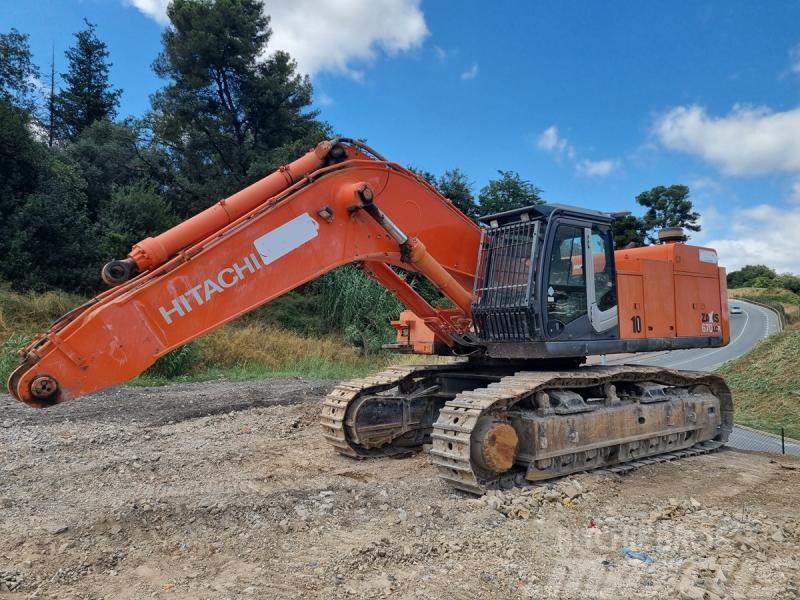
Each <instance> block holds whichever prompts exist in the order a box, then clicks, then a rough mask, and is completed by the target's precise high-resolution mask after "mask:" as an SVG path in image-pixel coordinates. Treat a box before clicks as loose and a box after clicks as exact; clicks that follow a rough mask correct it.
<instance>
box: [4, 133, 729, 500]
mask: <svg viewBox="0 0 800 600" xmlns="http://www.w3.org/2000/svg"><path fill="white" fill-rule="evenodd" d="M613 218H614V217H613V215H609V214H606V213H602V212H598V211H593V210H585V209H581V208H575V207H571V206H564V205H538V206H531V207H528V208H520V209H518V210H512V211H508V212H504V213H500V214H496V215H491V216H487V217H484V218H482V219H481V222H480V224H476V223H475V222H473V221H472V220H470V219H469V218H467V217H466V216H465V215H464V214H462V213H461V212H460V211H459V210H458V209H457V208H456V207H455V206H454V205H453V204H452V203H451V202H450V201H449V200H447V199H446V198H444V197H442V196H441V195H440V194H439V193H438V192H437V191H436V189H434V188H433V187H432V186H431V185H429V184H428V183H427V182H426V181H424V180H423V179H422V178H420V177H419V176H417V175H416V174H414V173H413V172H411V171H409V170H408V169H405V168H403V167H402V166H400V165H398V164H395V163H392V162H390V161H387V160H386V159H384V158H383V157H382V156H381V155H380V154H378V153H377V152H375V151H374V150H372V149H371V148H369V147H368V146H366V145H365V144H363V143H361V142H358V141H355V140H351V139H343V138H342V139H336V140H331V141H326V142H322V143H320V144H319V145H317V146H316V147H315V148H314V149H312V150H311V151H309V152H308V153H307V154H306V155H304V156H303V157H301V158H299V159H298V160H296V161H295V162H293V163H291V164H289V165H287V166H284V167H282V168H281V169H279V170H278V171H276V172H275V173H272V174H271V175H269V176H267V177H265V178H264V179H262V180H260V181H258V182H256V183H254V184H253V185H251V186H249V187H247V188H245V189H244V190H242V191H240V192H238V193H236V194H234V195H233V196H231V197H229V198H226V199H224V200H221V201H219V202H218V203H217V204H215V205H213V206H211V207H210V208H208V209H207V210H205V211H204V212H201V213H199V214H197V215H195V216H194V217H192V218H190V219H188V220H186V221H184V222H183V223H181V224H179V225H177V226H176V227H174V228H172V229H170V230H169V231H167V232H165V233H162V234H161V235H158V236H157V237H153V238H147V239H145V240H142V241H141V242H139V243H138V244H136V245H135V246H133V248H132V250H131V252H130V254H129V255H128V257H127V258H125V259H122V260H115V261H112V262H110V263H108V264H107V265H105V267H103V270H102V276H103V279H104V280H105V282H106V283H108V284H109V285H110V286H111V287H110V289H108V290H107V291H105V292H104V293H101V294H100V295H99V296H97V297H95V298H93V299H92V300H90V301H89V302H87V303H86V304H84V305H83V306H81V307H79V308H77V309H75V310H73V311H72V312H70V313H69V314H67V315H65V316H64V317H63V318H61V319H60V320H59V321H57V322H56V323H55V324H54V325H53V326H52V327H51V328H50V330H49V331H48V332H47V333H45V334H43V335H40V336H38V337H36V338H35V339H34V340H33V341H32V342H31V343H30V344H29V345H28V346H26V347H25V348H23V349H22V350H21V351H20V356H21V359H22V362H21V364H20V366H19V367H18V368H17V369H16V370H15V371H14V373H13V374H12V375H11V377H10V379H9V382H8V387H9V390H10V392H11V394H12V395H13V396H14V397H15V398H17V399H18V400H21V401H22V402H25V403H27V404H29V405H31V406H34V407H47V406H51V405H54V404H57V403H59V402H64V401H66V400H69V399H71V398H75V397H77V396H81V395H83V394H87V393H89V392H92V391H95V390H99V389H101V388H104V387H107V386H110V385H113V384H118V383H121V382H124V381H126V380H128V379H130V378H132V377H134V376H135V375H137V374H139V373H141V372H142V371H144V370H145V369H146V368H147V367H149V366H150V365H152V364H153V363H154V362H155V360H156V359H158V358H159V357H161V356H163V355H165V354H166V353H168V352H169V351H171V350H173V349H175V348H177V347H179V346H181V345H182V344H185V343H187V342H188V341H190V340H192V339H194V338H196V337H198V336H201V335H203V334H204V333H206V332H208V331H211V330H212V329H215V328H217V327H219V326H221V325H223V324H224V323H227V322H229V321H231V320H233V319H235V318H237V317H239V316H240V315H243V314H245V313H247V312H248V311H251V310H253V309H254V308H256V307H258V306H261V305H263V304H265V303H267V302H269V301H270V300H272V299H274V298H276V297H278V296H280V295H281V294H284V293H286V292H288V291H289V290H292V289H294V288H297V287H298V286H300V285H302V284H303V283H306V282H308V281H311V280H313V279H314V278H316V277H319V276H320V275H322V274H324V273H326V272H328V271H330V270H331V269H335V268H336V267H339V266H342V265H345V264H348V263H358V264H359V265H361V267H362V268H363V269H364V271H365V272H366V273H367V274H369V275H370V276H371V277H372V278H374V279H375V280H376V281H377V282H378V283H380V284H381V285H383V286H385V287H386V288H388V289H389V290H390V291H391V292H392V293H394V294H395V295H396V296H397V298H399V299H400V301H401V302H402V303H403V304H404V305H405V307H406V308H407V309H408V310H406V311H404V312H403V313H402V314H401V315H400V318H399V319H398V320H397V321H395V322H394V323H393V325H394V327H395V328H396V331H397V341H396V344H394V346H395V347H397V348H398V349H401V350H407V351H411V352H417V353H425V354H437V355H447V356H455V357H460V358H458V359H454V360H452V361H450V362H448V361H439V362H437V363H436V364H433V365H428V366H402V367H397V368H393V369H389V370H388V371H385V372H383V373H380V374H377V375H374V376H372V377H368V378H365V379H359V380H356V381H350V382H347V383H342V384H341V385H339V386H338V387H337V388H336V389H334V390H333V392H332V393H331V394H329V395H328V397H327V398H326V399H325V401H324V403H323V405H322V415H321V424H322V430H323V435H324V436H325V438H326V439H327V440H328V441H329V442H330V444H331V445H332V447H333V449H335V450H336V451H337V452H340V453H341V454H344V455H346V456H350V457H354V458H361V457H380V456H391V455H397V454H400V453H408V452H409V451H411V450H413V449H416V448H421V447H422V446H423V445H425V444H429V446H428V447H429V454H430V456H431V459H432V461H433V463H434V464H435V465H436V467H437V468H438V470H439V472H440V474H441V476H442V477H443V478H444V479H445V480H447V482H449V483H450V484H451V485H452V486H454V487H456V488H459V489H461V490H465V491H467V492H472V493H482V492H484V491H485V490H487V489H492V488H503V487H508V486H512V485H516V484H521V483H525V482H535V481H539V480H544V479H548V478H552V477H558V476H562V475H565V474H569V473H573V472H576V471H584V470H589V469H594V468H606V469H609V468H610V469H612V470H613V469H614V468H620V467H621V466H624V465H626V464H628V465H630V464H631V463H636V464H641V462H645V463H648V462H653V461H657V460H662V459H664V457H666V458H668V459H673V458H675V457H681V456H686V455H691V454H698V453H704V452H708V451H711V450H714V449H716V448H717V447H719V446H720V445H722V444H723V443H724V442H725V441H726V440H727V438H728V435H729V433H730V431H731V428H732V422H733V407H732V402H731V396H730V393H729V390H728V388H727V386H726V385H725V382H724V381H723V380H722V379H720V378H719V377H717V376H715V375H711V374H708V373H698V372H686V371H672V370H668V369H661V368H655V367H645V366H635V365H634V366H581V365H582V364H583V363H584V362H585V358H586V357H587V356H589V355H596V354H613V353H632V352H648V351H661V350H672V349H677V348H706V347H716V346H723V345H725V344H727V343H728V341H729V337H730V328H729V321H728V308H727V296H726V280H725V271H724V269H723V268H720V267H719V266H718V264H717V255H716V252H715V251H714V250H712V249H709V248H701V247H696V246H692V245H688V244H686V243H683V242H684V241H685V238H683V237H682V236H681V234H680V233H681V232H680V231H678V232H675V231H669V230H667V231H662V232H661V233H662V242H663V243H661V244H656V245H652V246H646V247H640V248H634V249H622V250H616V251H614V248H613V237H612V229H611V225H612V220H613ZM404 272H417V273H420V274H422V275H423V276H425V277H426V278H427V279H428V280H430V282H432V283H433V285H435V286H436V288H437V289H438V290H439V291H440V292H441V293H442V294H443V295H444V296H445V297H447V298H448V299H449V300H450V301H451V302H452V307H451V308H446V309H444V308H434V307H433V306H432V305H431V304H429V303H428V302H427V301H426V300H425V299H424V298H423V297H422V296H420V295H419V294H418V293H417V292H416V291H415V290H414V289H413V288H412V287H411V286H410V285H409V284H408V282H407V281H406V279H405V278H404V277H403V275H402V274H403V273H404Z"/></svg>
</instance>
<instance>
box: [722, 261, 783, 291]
mask: <svg viewBox="0 0 800 600" xmlns="http://www.w3.org/2000/svg"><path fill="white" fill-rule="evenodd" d="M775 277H776V275H775V271H773V270H772V269H770V268H769V267H767V266H766V265H746V266H744V267H742V268H741V269H739V270H738V271H732V272H730V273H728V287H730V288H740V287H757V286H755V285H754V282H755V280H756V279H761V280H762V281H763V280H773V279H775ZM763 287H769V286H763Z"/></svg>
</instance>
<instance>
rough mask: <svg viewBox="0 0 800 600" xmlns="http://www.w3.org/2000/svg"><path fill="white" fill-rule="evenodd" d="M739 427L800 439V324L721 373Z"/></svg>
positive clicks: (774, 337)
mask: <svg viewBox="0 0 800 600" xmlns="http://www.w3.org/2000/svg"><path fill="white" fill-rule="evenodd" d="M719 373H720V375H722V376H723V377H725V379H726V380H727V382H728V385H729V386H730V388H731V391H732V392H733V403H734V418H735V420H736V422H737V423H741V424H742V425H746V426H749V427H755V428H757V429H763V430H766V431H771V432H773V433H780V428H781V427H783V428H784V430H785V432H786V435H787V436H788V437H791V438H794V439H800V323H795V324H792V325H789V326H788V327H787V328H786V329H785V330H784V331H782V332H781V333H778V334H775V335H773V336H770V337H769V338H767V339H765V340H764V341H762V342H761V343H760V344H759V345H758V346H756V347H755V348H754V349H753V350H751V351H750V352H748V353H747V354H745V355H744V356H742V357H741V358H738V359H737V360H734V361H731V362H730V363H727V364H726V365H724V366H723V367H722V368H721V369H720V370H719Z"/></svg>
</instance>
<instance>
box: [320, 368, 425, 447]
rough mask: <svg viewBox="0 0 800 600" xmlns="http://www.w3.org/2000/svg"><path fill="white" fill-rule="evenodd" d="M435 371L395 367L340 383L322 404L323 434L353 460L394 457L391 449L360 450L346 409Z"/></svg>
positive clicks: (321, 420)
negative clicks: (351, 434) (349, 429)
mask: <svg viewBox="0 0 800 600" xmlns="http://www.w3.org/2000/svg"><path fill="white" fill-rule="evenodd" d="M435 369H436V367H431V366H430V365H411V366H403V367H393V368H391V369H387V370H386V371H382V372H380V373H377V374H375V375H372V376H370V377H365V378H363V379H352V380H350V381H345V382H342V383H340V384H339V385H337V386H336V387H335V388H334V389H333V391H332V392H331V393H330V394H328V395H327V396H326V397H325V400H324V401H323V402H322V415H321V417H320V423H321V425H322V435H323V436H324V437H325V439H326V440H328V443H329V444H330V445H331V446H333V447H334V449H335V450H336V451H337V452H338V453H339V454H343V455H345V456H350V457H352V458H366V457H368V456H381V455H383V456H386V455H391V454H394V452H392V449H391V448H387V449H385V450H383V451H382V450H380V449H367V448H361V447H359V446H357V445H355V444H352V443H350V440H349V439H348V436H347V430H346V429H345V427H346V423H345V419H346V418H347V409H348V407H349V406H350V405H351V404H352V403H353V402H354V401H355V400H357V399H358V398H360V397H362V396H365V395H368V394H377V393H380V392H384V391H386V390H390V389H392V388H393V387H395V386H398V385H400V384H401V383H403V382H404V381H407V380H410V379H412V378H413V377H415V376H418V375H422V374H423V373H425V372H427V371H431V370H435Z"/></svg>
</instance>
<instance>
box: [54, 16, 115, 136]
mask: <svg viewBox="0 0 800 600" xmlns="http://www.w3.org/2000/svg"><path fill="white" fill-rule="evenodd" d="M84 23H86V29H84V30H82V31H79V32H78V33H76V34H75V39H76V43H75V46H73V47H72V48H69V49H68V50H67V51H66V52H65V53H64V55H65V56H66V57H67V60H68V61H69V67H68V69H67V72H66V73H63V74H62V78H63V80H64V82H65V84H66V86H65V87H64V89H63V90H61V91H60V92H59V93H58V94H57V95H56V102H55V103H56V110H57V115H58V130H59V134H60V136H61V137H62V138H66V139H68V140H71V141H72V140H75V139H76V138H77V137H78V136H79V135H80V134H81V132H83V130H84V129H86V128H87V127H88V126H89V125H91V124H92V123H94V122H95V121H98V120H100V119H113V118H114V117H115V116H116V110H117V106H118V105H119V97H120V94H121V93H122V91H121V90H115V89H113V88H112V86H111V83H110V81H109V71H110V69H111V64H112V63H110V62H109V60H108V56H109V54H108V47H107V46H106V44H105V42H103V41H101V40H100V39H98V37H97V35H96V33H95V30H96V27H95V25H94V24H93V23H90V22H89V21H87V20H85V19H84Z"/></svg>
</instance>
